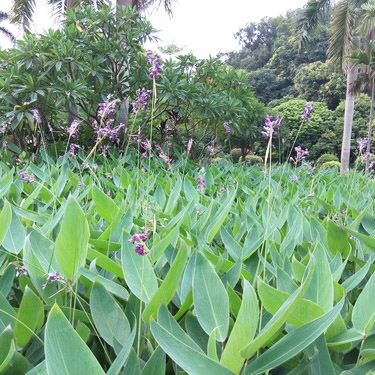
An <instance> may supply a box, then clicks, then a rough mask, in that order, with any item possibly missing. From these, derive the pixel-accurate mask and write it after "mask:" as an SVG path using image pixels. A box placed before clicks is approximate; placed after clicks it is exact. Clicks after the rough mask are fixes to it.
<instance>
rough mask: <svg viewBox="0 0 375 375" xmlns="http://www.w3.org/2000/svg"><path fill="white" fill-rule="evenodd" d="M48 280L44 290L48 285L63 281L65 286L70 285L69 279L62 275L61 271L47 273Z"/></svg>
mask: <svg viewBox="0 0 375 375" xmlns="http://www.w3.org/2000/svg"><path fill="white" fill-rule="evenodd" d="M46 280H47V282H46V283H45V284H44V285H43V286H42V287H43V288H45V287H46V286H47V284H48V283H54V282H56V281H61V282H63V283H64V284H65V285H67V284H68V279H67V278H66V277H64V276H62V275H60V272H59V271H56V272H49V273H47V275H46Z"/></svg>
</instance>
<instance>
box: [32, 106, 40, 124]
mask: <svg viewBox="0 0 375 375" xmlns="http://www.w3.org/2000/svg"><path fill="white" fill-rule="evenodd" d="M31 113H32V114H33V119H34V120H35V121H36V122H39V123H41V122H42V118H41V117H40V112H39V110H38V109H36V108H34V109H32V110H31Z"/></svg>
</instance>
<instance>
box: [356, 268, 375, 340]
mask: <svg viewBox="0 0 375 375" xmlns="http://www.w3.org/2000/svg"><path fill="white" fill-rule="evenodd" d="M374 296H375V273H374V274H373V275H372V276H371V278H370V279H369V281H368V282H367V284H366V286H365V287H364V288H363V290H362V293H361V294H360V295H359V297H358V298H357V301H356V303H355V305H354V308H353V315H352V322H353V327H354V328H355V329H356V330H357V331H358V332H359V333H361V334H362V335H363V336H366V335H367V334H368V333H369V332H370V330H371V329H372V327H373V325H374V323H375V298H374Z"/></svg>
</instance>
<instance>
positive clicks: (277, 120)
mask: <svg viewBox="0 0 375 375" xmlns="http://www.w3.org/2000/svg"><path fill="white" fill-rule="evenodd" d="M280 126H281V117H279V116H276V117H273V116H270V115H267V116H266V119H265V122H264V126H263V131H262V135H263V137H264V138H266V139H268V138H270V137H271V135H276V134H277V130H276V129H277V128H279V127H280Z"/></svg>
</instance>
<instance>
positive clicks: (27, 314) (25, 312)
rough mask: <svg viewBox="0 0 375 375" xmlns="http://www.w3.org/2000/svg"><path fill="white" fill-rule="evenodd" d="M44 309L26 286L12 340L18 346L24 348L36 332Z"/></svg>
mask: <svg viewBox="0 0 375 375" xmlns="http://www.w3.org/2000/svg"><path fill="white" fill-rule="evenodd" d="M43 316H44V308H43V303H42V301H41V300H40V299H39V297H38V296H37V295H36V294H35V293H34V292H33V291H32V290H31V289H30V288H29V287H28V286H26V289H25V292H24V294H23V297H22V301H21V304H20V308H19V310H18V314H17V321H16V323H15V325H14V338H15V341H16V343H17V345H18V346H20V347H21V348H23V347H25V346H26V345H27V343H28V342H29V341H30V340H31V338H32V337H33V336H34V334H35V333H38V332H37V328H38V326H39V322H40V321H41V320H42V319H43Z"/></svg>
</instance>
